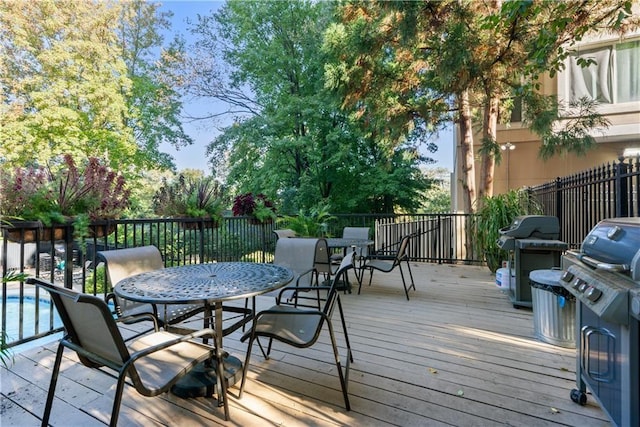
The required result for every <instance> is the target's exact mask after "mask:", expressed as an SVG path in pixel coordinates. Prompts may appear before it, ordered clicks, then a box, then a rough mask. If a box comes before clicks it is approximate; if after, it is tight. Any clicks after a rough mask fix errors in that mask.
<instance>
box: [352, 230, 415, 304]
mask: <svg viewBox="0 0 640 427" xmlns="http://www.w3.org/2000/svg"><path fill="white" fill-rule="evenodd" d="M411 237H412V235H411V234H408V235H406V236H404V237H403V238H402V239H400V243H399V244H398V249H397V250H396V251H395V252H394V253H392V254H379V255H376V254H370V255H369V256H367V258H366V259H365V261H364V263H362V264H361V265H360V269H361V272H362V273H361V274H360V277H359V282H360V283H359V285H358V294H360V290H361V288H362V279H364V271H365V270H369V286H371V279H372V278H373V272H374V270H376V271H381V272H383V273H391V272H392V271H393V270H394V269H395V268H396V267H397V268H399V269H400V276H401V277H402V285H403V286H404V294H405V295H406V297H407V301H408V300H409V290H410V289H413V290H414V291H415V290H416V285H415V283H414V281H413V273H411V264H410V263H409V254H408V252H407V251H408V246H409V242H410V241H411ZM403 262H404V263H405V264H406V265H407V269H408V270H409V277H410V278H411V284H410V285H409V287H407V282H406V280H405V277H404V271H403V270H402V263H403Z"/></svg>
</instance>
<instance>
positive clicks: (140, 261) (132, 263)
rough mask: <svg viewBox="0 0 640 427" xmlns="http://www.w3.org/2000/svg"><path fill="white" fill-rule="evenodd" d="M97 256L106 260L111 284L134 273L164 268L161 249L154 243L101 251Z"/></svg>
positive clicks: (113, 284)
mask: <svg viewBox="0 0 640 427" xmlns="http://www.w3.org/2000/svg"><path fill="white" fill-rule="evenodd" d="M96 256H97V258H98V259H101V260H102V261H104V263H105V266H106V270H107V278H108V279H109V283H110V284H111V286H115V285H116V284H117V283H118V282H119V281H120V280H122V279H124V278H126V277H129V276H133V275H134V274H139V273H146V272H147V271H152V270H159V269H161V268H164V262H163V261H162V255H161V254H160V251H159V250H158V248H156V247H155V246H152V245H150V246H139V247H137V248H126V249H114V250H110V251H100V252H98V253H96Z"/></svg>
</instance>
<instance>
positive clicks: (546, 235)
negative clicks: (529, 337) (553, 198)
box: [496, 215, 567, 307]
mask: <svg viewBox="0 0 640 427" xmlns="http://www.w3.org/2000/svg"><path fill="white" fill-rule="evenodd" d="M559 236H560V224H559V222H558V218H556V217H554V216H544V215H523V216H519V217H516V218H515V219H514V220H513V222H512V223H511V225H509V226H508V227H505V228H503V229H501V230H500V238H499V239H498V241H497V242H496V243H497V245H498V247H499V248H501V249H503V250H505V251H508V252H509V258H510V259H511V260H512V261H513V262H511V263H509V265H510V266H513V268H514V270H515V271H514V273H515V274H514V276H515V281H514V283H512V284H510V286H509V298H510V299H511V302H512V304H513V306H514V307H531V306H532V297H531V286H530V285H529V274H530V273H531V272H532V271H534V270H542V269H550V268H552V267H560V257H561V255H562V252H563V251H564V250H565V249H567V244H566V243H565V242H561V241H559V240H556V239H558V237H559ZM510 276H511V271H510V272H509V276H508V277H510Z"/></svg>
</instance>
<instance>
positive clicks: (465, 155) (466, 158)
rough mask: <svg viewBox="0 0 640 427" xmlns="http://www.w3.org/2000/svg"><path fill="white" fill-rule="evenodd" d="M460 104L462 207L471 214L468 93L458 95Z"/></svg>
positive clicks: (472, 182) (472, 183)
mask: <svg viewBox="0 0 640 427" xmlns="http://www.w3.org/2000/svg"><path fill="white" fill-rule="evenodd" d="M458 102H459V104H460V118H459V122H458V123H459V127H460V136H461V138H460V152H461V156H460V157H461V161H462V164H461V165H460V172H461V174H462V177H461V180H462V182H461V184H462V190H463V194H462V206H463V209H464V212H465V213H473V212H474V207H475V201H476V174H475V166H474V159H473V129H472V127H471V123H472V122H471V108H470V107H469V92H468V91H466V90H465V91H463V92H462V93H460V94H459V95H458Z"/></svg>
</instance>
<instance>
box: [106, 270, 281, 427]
mask: <svg viewBox="0 0 640 427" xmlns="http://www.w3.org/2000/svg"><path fill="white" fill-rule="evenodd" d="M292 280H293V272H292V271H291V270H289V269H288V268H286V267H282V266H279V265H274V264H264V263H252V262H220V263H209V264H193V265H184V266H180V267H169V268H163V269H159V270H154V271H148V272H145V273H140V274H136V275H134V276H130V277H127V278H125V279H123V280H121V281H120V282H118V283H117V284H116V286H115V288H114V292H115V293H116V295H118V296H119V297H121V298H125V299H128V300H132V301H138V302H144V303H150V304H199V303H202V304H204V306H205V315H204V316H205V328H206V327H210V326H211V324H210V322H211V319H212V308H213V328H214V330H215V332H216V336H215V344H216V361H219V360H223V354H224V352H223V347H222V336H223V328H222V314H223V306H222V303H223V302H225V301H231V300H235V299H246V298H251V297H254V296H256V295H260V294H263V293H266V292H270V291H273V290H275V289H278V288H281V287H283V286H285V285H286V284H287V283H289V282H291V281H292ZM254 314H255V313H253V312H252V313H251V318H252V317H253V315H254ZM246 320H247V319H243V320H241V321H244V322H246ZM214 365H215V366H214ZM223 365H224V366H223ZM241 372H242V362H240V361H239V360H238V359H237V358H235V357H233V356H226V357H224V363H215V361H214V362H213V363H211V362H209V363H207V364H206V365H205V366H202V367H196V369H194V370H193V375H187V376H185V377H183V378H182V379H181V380H180V381H179V382H178V383H177V384H176V385H175V386H174V388H173V389H172V391H173V392H174V394H177V395H179V396H182V397H196V396H203V395H211V394H213V393H214V392H215V390H216V388H214V386H215V387H217V390H219V391H221V392H219V393H217V394H218V404H219V405H220V406H224V412H225V419H229V408H228V402H227V398H226V391H227V385H228V384H233V383H234V382H235V381H237V380H238V379H239V378H237V374H241ZM221 378H225V381H221V380H220V379H221Z"/></svg>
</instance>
